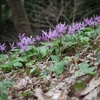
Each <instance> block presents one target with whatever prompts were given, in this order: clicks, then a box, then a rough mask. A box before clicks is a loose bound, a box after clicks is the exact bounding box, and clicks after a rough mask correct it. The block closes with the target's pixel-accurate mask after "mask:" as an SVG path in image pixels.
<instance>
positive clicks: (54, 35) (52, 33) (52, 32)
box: [42, 28, 58, 39]
mask: <svg viewBox="0 0 100 100" xmlns="http://www.w3.org/2000/svg"><path fill="white" fill-rule="evenodd" d="M42 34H43V35H42V36H43V37H46V38H47V39H53V38H57V37H58V33H57V32H56V30H51V28H50V29H49V32H48V33H47V32H44V31H42Z"/></svg>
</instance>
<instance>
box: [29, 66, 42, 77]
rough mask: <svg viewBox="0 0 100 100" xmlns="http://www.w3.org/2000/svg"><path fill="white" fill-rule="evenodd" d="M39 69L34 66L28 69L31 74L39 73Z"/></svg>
mask: <svg viewBox="0 0 100 100" xmlns="http://www.w3.org/2000/svg"><path fill="white" fill-rule="evenodd" d="M40 73H41V72H40V69H39V68H38V67H37V66H36V67H34V68H32V69H31V70H30V74H31V75H40Z"/></svg>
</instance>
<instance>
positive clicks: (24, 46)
mask: <svg viewBox="0 0 100 100" xmlns="http://www.w3.org/2000/svg"><path fill="white" fill-rule="evenodd" d="M17 46H19V47H20V48H21V49H22V50H27V48H28V45H25V44H23V43H22V42H17Z"/></svg>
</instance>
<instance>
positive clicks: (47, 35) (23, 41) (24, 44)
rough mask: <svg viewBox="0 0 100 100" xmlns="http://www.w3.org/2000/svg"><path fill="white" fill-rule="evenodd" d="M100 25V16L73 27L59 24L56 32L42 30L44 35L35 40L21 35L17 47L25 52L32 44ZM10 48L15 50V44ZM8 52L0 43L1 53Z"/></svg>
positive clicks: (74, 24) (73, 24)
mask: <svg viewBox="0 0 100 100" xmlns="http://www.w3.org/2000/svg"><path fill="white" fill-rule="evenodd" d="M98 24H100V16H94V17H92V18H85V19H84V21H83V22H80V23H78V22H76V23H72V25H66V24H65V23H64V24H62V23H60V24H58V25H57V26H56V28H55V30H52V29H51V28H50V29H49V31H48V32H47V31H43V30H42V35H41V36H36V37H35V38H33V37H32V36H30V37H27V36H25V34H22V35H21V34H19V36H18V37H19V40H20V41H19V42H17V43H16V44H17V46H18V47H20V48H21V49H23V50H27V48H28V45H30V44H34V43H35V41H41V40H43V41H48V42H49V41H50V40H51V39H53V38H60V37H61V36H63V35H64V34H65V33H68V34H71V35H74V34H75V32H76V31H78V32H80V31H81V30H82V29H84V28H85V27H87V26H92V27H94V26H96V25H98ZM9 44H10V47H11V48H12V49H15V48H16V47H15V46H14V43H12V44H11V43H9ZM4 50H6V45H5V43H4V44H1V43H0V51H2V52H3V51H4Z"/></svg>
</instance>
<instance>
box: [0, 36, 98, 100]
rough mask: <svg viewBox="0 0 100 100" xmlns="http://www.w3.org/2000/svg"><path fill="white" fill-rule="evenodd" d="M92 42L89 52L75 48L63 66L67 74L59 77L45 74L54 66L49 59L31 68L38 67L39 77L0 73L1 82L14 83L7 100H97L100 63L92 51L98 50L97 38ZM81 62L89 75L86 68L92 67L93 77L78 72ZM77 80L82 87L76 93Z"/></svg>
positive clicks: (25, 71)
mask: <svg viewBox="0 0 100 100" xmlns="http://www.w3.org/2000/svg"><path fill="white" fill-rule="evenodd" d="M93 42H94V44H93V45H91V44H90V45H91V47H90V48H87V49H86V47H84V48H82V49H81V48H76V53H72V58H73V59H70V60H69V61H68V63H67V66H68V67H67V68H66V66H65V68H66V70H64V72H63V73H62V74H61V75H59V76H57V75H56V73H55V72H53V71H51V72H49V73H48V70H45V69H47V68H51V66H53V65H54V63H53V62H50V61H49V59H50V57H47V58H46V59H44V60H43V61H38V62H37V63H36V64H35V65H32V66H30V68H34V67H35V66H38V70H40V72H41V73H40V75H38V74H37V72H36V73H35V74H33V75H31V74H28V72H27V69H20V70H18V71H15V70H12V71H11V72H9V73H3V72H2V70H0V74H1V76H0V79H1V78H4V79H8V80H13V85H12V86H11V87H10V88H9V90H10V93H9V94H8V100H100V62H97V61H96V54H97V51H96V50H95V49H93V48H94V47H95V46H96V45H97V44H99V46H100V35H99V36H98V37H97V38H96V39H95V40H94V41H93ZM98 48H99V47H98ZM84 62H85V63H87V64H88V65H89V66H88V65H87V70H89V71H91V70H90V69H89V68H92V67H94V69H93V70H92V71H93V73H92V71H91V73H92V74H89V72H87V73H85V70H84V68H83V70H82V69H81V68H80V66H81V64H82V63H84ZM85 67H86V65H85ZM77 72H78V74H76V73H77ZM94 72H95V73H94ZM44 73H47V74H46V75H45V74H44ZM78 80H80V81H81V82H82V83H83V84H84V86H83V87H82V88H81V89H80V87H77V90H76V89H75V88H74V86H75V85H76V84H80V83H77V82H78Z"/></svg>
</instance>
